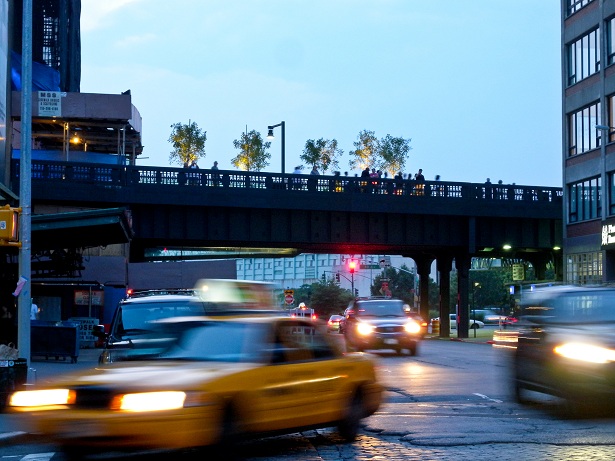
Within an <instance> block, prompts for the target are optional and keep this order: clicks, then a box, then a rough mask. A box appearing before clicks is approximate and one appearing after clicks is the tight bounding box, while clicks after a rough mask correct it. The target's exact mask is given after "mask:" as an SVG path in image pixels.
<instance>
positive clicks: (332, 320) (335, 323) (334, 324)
mask: <svg viewBox="0 0 615 461" xmlns="http://www.w3.org/2000/svg"><path fill="white" fill-rule="evenodd" d="M343 318H344V316H343V315H332V316H331V317H329V321H328V322H327V329H328V330H329V331H337V332H338V333H340V322H341V320H342V319H343Z"/></svg>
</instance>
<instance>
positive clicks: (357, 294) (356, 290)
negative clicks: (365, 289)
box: [354, 288, 359, 298]
mask: <svg viewBox="0 0 615 461" xmlns="http://www.w3.org/2000/svg"><path fill="white" fill-rule="evenodd" d="M354 295H355V297H357V298H358V297H359V289H358V288H355V289H354Z"/></svg>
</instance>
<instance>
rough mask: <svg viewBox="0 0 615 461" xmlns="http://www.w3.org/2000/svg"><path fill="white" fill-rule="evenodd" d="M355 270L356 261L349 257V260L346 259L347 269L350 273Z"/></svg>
mask: <svg viewBox="0 0 615 461" xmlns="http://www.w3.org/2000/svg"><path fill="white" fill-rule="evenodd" d="M356 270H357V262H356V261H355V260H354V259H351V260H350V261H348V271H349V272H350V273H351V274H354V272H355V271H356Z"/></svg>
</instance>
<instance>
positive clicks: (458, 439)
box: [0, 339, 615, 461]
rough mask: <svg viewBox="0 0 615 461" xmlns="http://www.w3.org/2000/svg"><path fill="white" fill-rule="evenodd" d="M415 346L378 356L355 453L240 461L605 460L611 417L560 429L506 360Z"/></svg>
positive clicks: (330, 440) (482, 352)
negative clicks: (377, 392)
mask: <svg viewBox="0 0 615 461" xmlns="http://www.w3.org/2000/svg"><path fill="white" fill-rule="evenodd" d="M421 346H422V347H421V349H420V351H419V355H418V356H417V357H407V356H395V355H393V354H388V353H386V352H383V353H379V354H378V373H379V376H380V379H381V380H382V382H383V383H384V384H385V386H386V388H387V392H386V403H385V404H384V405H383V406H382V407H381V408H380V410H379V411H378V412H377V413H376V414H375V415H373V416H371V417H370V418H367V419H366V420H364V426H363V428H362V430H361V434H360V436H359V438H358V440H357V441H356V442H355V443H353V444H344V443H343V442H342V441H341V440H340V439H339V438H338V436H337V435H336V433H335V431H333V430H318V431H307V432H304V433H300V434H291V435H286V436H281V437H275V438H266V439H259V440H254V441H249V442H245V443H244V444H242V445H241V446H240V447H239V452H240V459H244V460H246V461H256V460H259V461H280V460H299V461H301V460H310V461H311V460H314V461H317V460H318V461H321V460H323V461H328V460H336V461H337V460H378V459H382V460H411V461H412V460H456V461H459V460H473V461H475V460H479V459H499V460H522V461H523V460H559V459H561V460H570V459H579V460H581V459H582V460H613V459H615V418H613V417H612V416H611V415H592V416H591V417H588V418H586V419H576V420H573V419H566V418H564V417H562V414H561V413H560V412H559V410H560V405H559V402H558V401H557V400H556V399H553V398H546V397H543V396H540V395H538V394H537V395H535V396H534V397H535V402H534V403H532V404H531V405H519V404H517V403H516V402H514V400H513V399H512V396H511V393H510V392H509V383H508V379H507V376H508V375H507V373H508V355H507V353H506V351H504V350H502V349H494V348H493V347H492V346H490V345H488V344H485V343H480V344H477V343H472V342H458V341H450V340H435V339H434V340H426V341H424V342H423V344H422V345H421ZM4 417H5V416H0V419H2V418H4ZM27 456H30V457H29V458H27ZM169 456H171V457H172V458H173V459H182V457H181V456H176V455H169V454H163V455H161V456H160V458H161V459H162V458H164V459H169ZM0 459H1V460H9V459H10V460H11V461H19V460H25V459H37V460H41V461H42V460H45V459H53V460H54V461H55V460H62V459H63V458H62V455H61V454H59V453H56V450H55V448H54V447H53V446H50V445H12V446H5V445H4V444H2V443H0ZM147 459H151V456H148V457H147ZM186 459H187V456H186Z"/></svg>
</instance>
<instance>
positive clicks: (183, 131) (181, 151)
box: [169, 120, 207, 165]
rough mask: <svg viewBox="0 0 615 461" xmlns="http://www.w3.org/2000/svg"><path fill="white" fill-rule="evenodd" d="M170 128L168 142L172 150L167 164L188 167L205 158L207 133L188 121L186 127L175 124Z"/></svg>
mask: <svg viewBox="0 0 615 461" xmlns="http://www.w3.org/2000/svg"><path fill="white" fill-rule="evenodd" d="M171 128H172V131H171V135H170V136H169V142H170V143H171V145H172V146H173V150H172V151H171V153H170V155H169V164H171V165H172V164H173V163H179V164H180V165H188V164H190V163H192V162H193V161H194V162H196V161H197V160H199V159H200V158H205V141H207V132H206V131H203V130H201V129H200V128H199V126H198V125H197V124H196V122H191V121H190V120H188V123H187V124H186V125H184V124H182V123H175V124H173V125H171Z"/></svg>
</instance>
